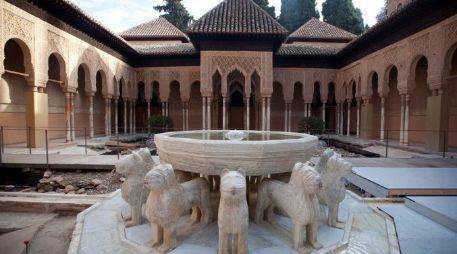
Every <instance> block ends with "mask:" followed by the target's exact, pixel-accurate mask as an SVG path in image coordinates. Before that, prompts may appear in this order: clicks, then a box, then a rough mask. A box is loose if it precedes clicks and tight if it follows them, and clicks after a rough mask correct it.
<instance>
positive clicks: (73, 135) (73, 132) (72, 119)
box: [70, 93, 76, 141]
mask: <svg viewBox="0 0 457 254" xmlns="http://www.w3.org/2000/svg"><path fill="white" fill-rule="evenodd" d="M70 128H71V141H75V140H76V130H75V93H70Z"/></svg>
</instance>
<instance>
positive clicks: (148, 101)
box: [146, 99, 151, 134]
mask: <svg viewBox="0 0 457 254" xmlns="http://www.w3.org/2000/svg"><path fill="white" fill-rule="evenodd" d="M147 104H148V119H147V122H146V124H147V125H148V134H149V133H151V125H150V124H149V119H150V118H151V100H150V99H147Z"/></svg>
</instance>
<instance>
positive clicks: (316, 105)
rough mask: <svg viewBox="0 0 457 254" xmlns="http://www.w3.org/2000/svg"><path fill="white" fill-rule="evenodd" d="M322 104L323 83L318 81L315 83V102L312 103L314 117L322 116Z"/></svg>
mask: <svg viewBox="0 0 457 254" xmlns="http://www.w3.org/2000/svg"><path fill="white" fill-rule="evenodd" d="M322 106H323V104H322V98H321V83H320V82H319V81H316V82H314V85H313V102H312V103H311V115H312V116H314V117H321V116H322V111H321V110H322Z"/></svg>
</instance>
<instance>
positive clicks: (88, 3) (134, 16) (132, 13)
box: [72, 0, 384, 32]
mask: <svg viewBox="0 0 457 254" xmlns="http://www.w3.org/2000/svg"><path fill="white" fill-rule="evenodd" d="M72 1H73V2H74V3H75V4H77V5H78V6H79V7H80V8H82V9H83V10H84V11H85V12H87V13H88V14H90V15H91V16H93V17H94V18H95V19H97V20H98V21H99V22H101V23H102V24H103V25H105V26H106V27H108V28H109V29H111V30H113V31H114V32H122V31H124V30H126V29H128V28H130V27H132V26H135V25H138V24H141V23H143V22H145V21H148V20H151V19H153V18H156V17H158V16H159V13H157V12H156V11H154V10H153V8H152V7H153V6H155V5H159V4H162V3H163V1H162V0H72ZM352 1H353V2H354V5H355V6H356V7H358V8H360V9H361V10H362V13H363V18H364V20H365V23H367V24H368V25H370V26H372V25H374V24H375V23H376V15H377V14H378V12H379V10H380V9H381V7H382V5H383V4H384V0H352ZM220 2H222V0H183V3H184V5H185V6H186V8H187V9H188V11H189V12H190V14H191V15H193V16H194V18H195V19H197V18H199V17H201V16H202V15H203V14H205V13H206V12H207V11H209V10H210V9H211V8H213V7H214V6H216V5H217V4H218V3H220ZM269 2H270V4H271V5H274V6H275V7H276V14H277V15H279V11H280V10H281V0H269ZM317 2H318V8H319V9H320V8H321V5H322V3H323V2H324V0H317Z"/></svg>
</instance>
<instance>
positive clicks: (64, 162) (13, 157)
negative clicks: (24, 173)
mask: <svg viewBox="0 0 457 254" xmlns="http://www.w3.org/2000/svg"><path fill="white" fill-rule="evenodd" d="M117 160H118V159H117V155H88V156H85V155H63V154H53V155H49V167H50V168H51V169H81V170H113V169H114V164H115V163H116V162H117ZM2 162H3V163H2V164H0V168H46V156H45V155H43V154H31V155H28V154H27V155H24V154H4V155H3V158H2Z"/></svg>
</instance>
